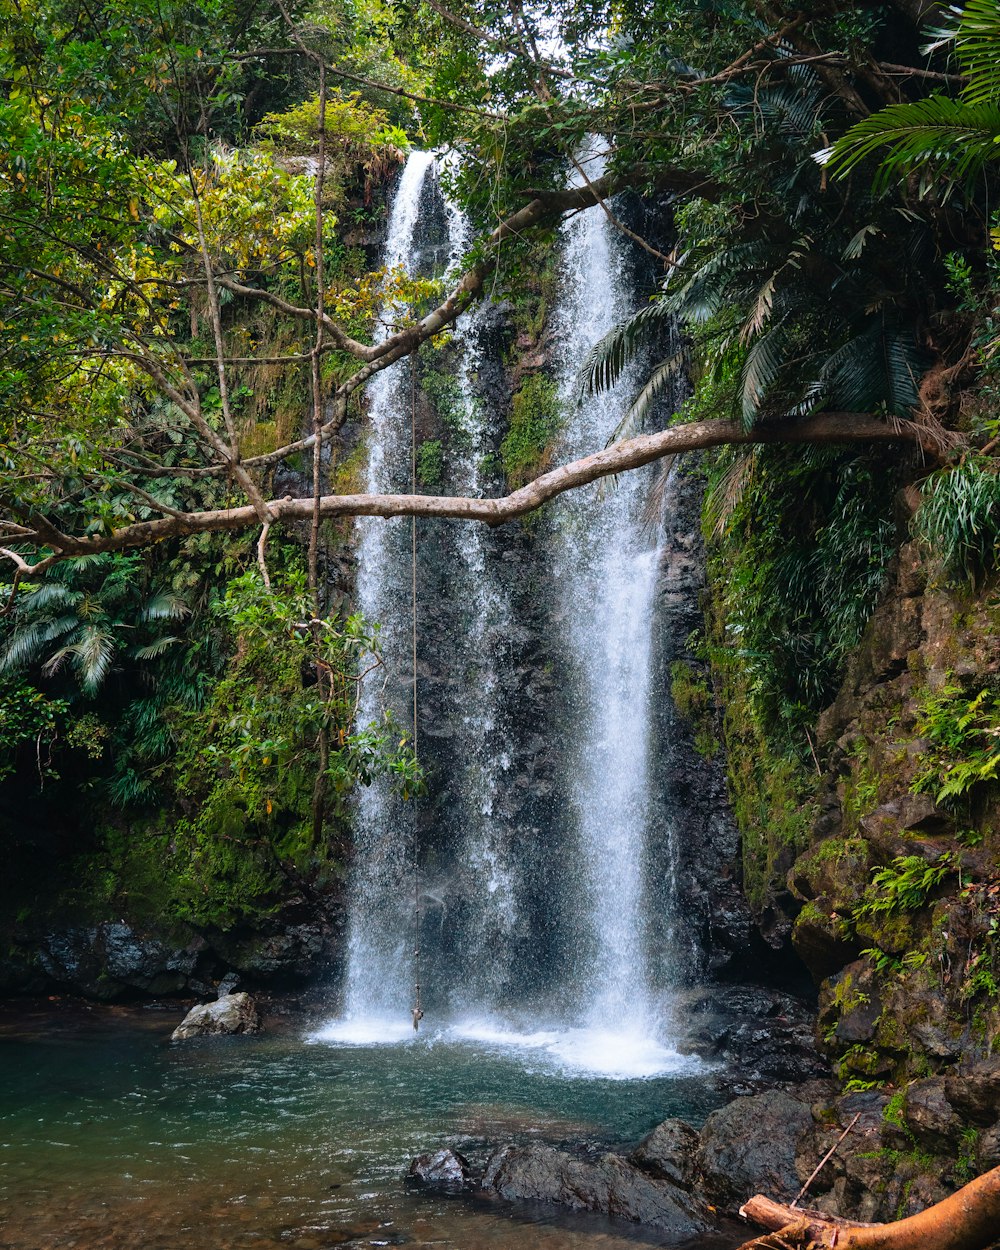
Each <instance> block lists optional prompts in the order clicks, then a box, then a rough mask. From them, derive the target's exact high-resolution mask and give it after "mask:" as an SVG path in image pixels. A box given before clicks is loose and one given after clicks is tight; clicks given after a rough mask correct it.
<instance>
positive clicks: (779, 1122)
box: [698, 1090, 813, 1211]
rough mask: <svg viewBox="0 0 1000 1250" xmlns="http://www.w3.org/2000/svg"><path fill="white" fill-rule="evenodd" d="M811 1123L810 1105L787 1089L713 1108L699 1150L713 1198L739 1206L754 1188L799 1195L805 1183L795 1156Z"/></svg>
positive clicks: (779, 1197) (784, 1197)
mask: <svg viewBox="0 0 1000 1250" xmlns="http://www.w3.org/2000/svg"><path fill="white" fill-rule="evenodd" d="M812 1127H813V1118H812V1112H811V1111H810V1110H809V1108H808V1107H807V1106H806V1105H805V1104H804V1103H801V1102H799V1101H798V1100H797V1099H795V1098H792V1097H791V1095H789V1094H786V1093H785V1092H784V1091H782V1090H772V1091H770V1092H769V1093H766V1094H757V1095H754V1096H753V1097H750V1098H737V1099H736V1101H735V1102H731V1103H729V1104H728V1106H725V1107H721V1108H720V1109H719V1110H718V1111H713V1112H712V1114H711V1115H710V1116H709V1117H708V1119H707V1121H706V1122H705V1127H704V1128H703V1129H702V1130H701V1144H700V1148H699V1151H698V1166H699V1169H700V1171H701V1174H702V1177H703V1181H702V1184H703V1186H704V1191H705V1195H706V1197H707V1198H708V1201H709V1202H710V1203H711V1204H712V1205H713V1206H716V1207H720V1208H723V1209H725V1210H729V1211H735V1210H737V1209H738V1208H739V1207H740V1206H741V1205H742V1204H743V1203H744V1202H746V1200H747V1199H748V1198H750V1197H752V1196H753V1195H754V1194H755V1193H765V1194H767V1195H768V1197H770V1198H773V1199H775V1201H777V1202H787V1201H789V1200H791V1199H792V1198H794V1197H795V1195H796V1194H797V1193H798V1192H799V1189H800V1187H801V1182H800V1181H799V1178H798V1172H797V1171H796V1166H795V1157H796V1155H797V1154H798V1152H799V1143H800V1140H801V1139H803V1138H804V1137H805V1135H806V1134H808V1133H810V1132H811V1130H812Z"/></svg>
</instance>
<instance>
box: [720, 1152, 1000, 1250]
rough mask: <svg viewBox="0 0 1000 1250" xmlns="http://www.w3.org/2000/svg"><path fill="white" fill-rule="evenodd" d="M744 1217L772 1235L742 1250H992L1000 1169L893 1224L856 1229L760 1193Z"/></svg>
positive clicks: (999, 1212)
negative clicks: (775, 1200) (917, 1213)
mask: <svg viewBox="0 0 1000 1250" xmlns="http://www.w3.org/2000/svg"><path fill="white" fill-rule="evenodd" d="M740 1214H741V1215H742V1216H745V1217H746V1219H748V1220H751V1221H753V1223H755V1224H759V1225H760V1226H761V1227H762V1228H766V1229H769V1230H770V1232H768V1233H767V1234H765V1235H764V1236H761V1237H755V1238H753V1239H752V1240H751V1241H748V1242H746V1243H745V1245H743V1246H741V1247H740V1250H990V1248H991V1247H994V1246H996V1245H997V1244H1000V1168H994V1169H993V1171H992V1172H986V1173H985V1174H984V1175H983V1176H980V1177H979V1178H978V1179H976V1180H974V1181H971V1182H970V1183H969V1184H968V1185H966V1186H965V1187H964V1188H963V1189H960V1190H958V1192H957V1193H954V1194H952V1195H951V1197H950V1198H945V1200H944V1201H943V1202H939V1203H937V1204H936V1205H935V1206H933V1207H928V1208H927V1210H926V1211H921V1212H920V1214H919V1215H911V1216H909V1217H908V1218H907V1219H905V1220H897V1221H896V1222H895V1223H893V1224H856V1223H852V1222H851V1221H850V1220H841V1219H837V1218H836V1217H835V1216H829V1215H824V1214H822V1213H821V1212H819V1211H806V1210H801V1209H799V1208H796V1207H787V1206H782V1205H781V1203H778V1202H773V1201H772V1200H771V1199H770V1198H765V1197H764V1196H763V1195H760V1194H758V1195H757V1197H755V1198H751V1199H750V1201H749V1202H748V1203H746V1204H745V1205H744V1206H743V1207H742V1208H741V1209H740Z"/></svg>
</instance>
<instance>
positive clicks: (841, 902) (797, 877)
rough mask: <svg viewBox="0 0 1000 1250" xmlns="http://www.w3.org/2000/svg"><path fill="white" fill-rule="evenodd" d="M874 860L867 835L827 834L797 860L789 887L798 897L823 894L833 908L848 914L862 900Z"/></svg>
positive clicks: (806, 897) (790, 877)
mask: <svg viewBox="0 0 1000 1250" xmlns="http://www.w3.org/2000/svg"><path fill="white" fill-rule="evenodd" d="M873 862H874V861H873V859H872V853H871V848H870V847H869V845H868V842H867V841H866V840H865V839H864V838H860V837H850V838H825V839H824V840H823V841H822V842H820V843H819V844H818V845H817V846H815V847H813V848H811V849H810V850H808V851H806V853H805V854H804V855H800V856H799V858H798V859H797V860H796V861H795V865H794V867H793V868H792V870H791V872H790V873H789V874H788V888H789V890H791V892H792V894H794V895H795V897H796V898H800V899H807V900H808V899H815V898H819V897H823V898H825V899H827V900H829V904H830V910H831V911H836V912H838V913H840V914H841V915H846V914H847V913H849V912H850V911H851V909H852V908H853V907H855V906H856V905H857V904H858V902H860V900H861V896H862V895H863V894H864V891H865V888H866V886H867V885H868V881H869V879H870V878H871V869H872V864H873Z"/></svg>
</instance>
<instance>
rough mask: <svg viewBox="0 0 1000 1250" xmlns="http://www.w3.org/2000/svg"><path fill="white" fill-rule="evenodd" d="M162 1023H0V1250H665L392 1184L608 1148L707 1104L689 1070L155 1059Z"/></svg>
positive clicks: (391, 1059) (518, 1046)
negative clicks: (639, 1075)
mask: <svg viewBox="0 0 1000 1250" xmlns="http://www.w3.org/2000/svg"><path fill="white" fill-rule="evenodd" d="M181 1014H182V1013H181V1012H180V1011H179V1010H177V1009H172V1010H171V1011H169V1012H159V1011H156V1012H154V1011H148V1010H142V1009H138V1008H109V1007H101V1008H93V1009H84V1008H79V1007H72V1006H68V1005H64V1004H55V1005H51V1006H46V1008H44V1009H34V1010H30V1009H28V1008H27V1007H26V1006H25V1005H24V1004H20V1005H18V1004H6V1005H4V1006H3V1007H2V1008H0V1218H2V1221H3V1225H2V1232H0V1247H2V1248H3V1250H48V1248H50V1247H67V1248H68V1247H76V1248H77V1250H83V1248H88V1250H89V1248H95V1250H96V1248H97V1247H102V1248H104V1247H107V1248H109V1250H110V1248H118V1247H122V1248H124V1247H130V1248H132V1247H143V1248H144V1250H159V1248H160V1247H162V1248H163V1250H167V1248H168V1247H169V1250H265V1248H268V1247H270V1248H276V1247H289V1246H291V1247H298V1250H323V1248H325V1247H333V1246H357V1247H374V1246H390V1245H410V1246H414V1247H424V1246H427V1247H429V1246H434V1247H439V1248H441V1250H451V1248H454V1250H480V1248H481V1250H512V1248H513V1247H519V1246H532V1247H542V1248H544V1250H583V1248H584V1247H587V1248H588V1250H623V1248H624V1247H627V1246H632V1247H634V1245H635V1244H636V1242H637V1241H639V1242H645V1243H647V1244H653V1245H659V1244H664V1243H663V1242H662V1239H661V1238H660V1237H658V1235H657V1234H655V1233H650V1232H649V1231H648V1230H638V1229H635V1228H633V1227H632V1226H629V1225H626V1224H622V1223H618V1222H615V1221H611V1220H605V1219H603V1218H601V1217H598V1216H590V1215H586V1216H584V1215H581V1216H576V1217H574V1216H572V1215H569V1214H567V1213H565V1212H563V1211H561V1210H560V1209H559V1208H556V1207H550V1206H543V1205H531V1204H513V1203H505V1202H501V1201H499V1200H488V1199H478V1200H477V1199H470V1198H466V1197H456V1198H448V1197H441V1196H437V1195H429V1194H427V1193H425V1192H421V1191H415V1190H413V1189H412V1188H410V1187H409V1185H408V1184H407V1183H406V1182H405V1181H404V1176H405V1172H406V1168H407V1165H408V1163H409V1160H410V1159H411V1158H412V1157H413V1156H414V1155H416V1154H418V1153H420V1152H422V1151H425V1150H428V1149H435V1148H437V1147H439V1146H441V1145H443V1144H448V1145H452V1146H455V1147H457V1148H458V1149H460V1150H462V1151H463V1152H464V1153H466V1154H469V1155H471V1156H473V1157H474V1158H477V1157H478V1158H482V1157H483V1155H484V1154H485V1151H486V1150H487V1148H488V1147H489V1145H491V1144H496V1143H498V1142H508V1141H527V1140H536V1141H546V1142H551V1143H553V1144H559V1143H561V1142H573V1143H576V1142H579V1141H581V1140H584V1141H589V1142H592V1143H594V1144H595V1145H598V1146H609V1147H614V1146H615V1145H625V1144H627V1143H629V1142H634V1141H635V1140H636V1139H637V1138H638V1137H640V1136H641V1135H642V1134H643V1133H645V1132H646V1131H648V1130H649V1129H650V1128H651V1127H652V1126H653V1125H654V1124H656V1123H657V1122H658V1121H660V1120H662V1119H663V1118H665V1117H666V1116H668V1115H675V1114H682V1115H685V1116H687V1117H688V1118H690V1119H693V1120H695V1121H696V1122H697V1121H700V1120H701V1119H703V1118H704V1116H705V1114H706V1113H707V1112H708V1111H709V1110H710V1109H711V1108H712V1106H714V1105H715V1104H716V1103H717V1102H718V1095H716V1094H715V1093H714V1092H713V1090H712V1088H711V1086H710V1084H709V1082H708V1080H707V1079H706V1075H705V1073H704V1071H703V1070H693V1071H692V1070H690V1069H689V1068H687V1069H686V1068H685V1067H684V1066H683V1065H682V1066H681V1067H680V1069H679V1070H677V1071H675V1072H673V1073H668V1074H664V1075H660V1076H657V1077H651V1078H647V1079H634V1078H628V1077H624V1078H623V1077H621V1076H619V1077H614V1076H602V1077H595V1076H593V1075H588V1073H587V1069H586V1067H585V1066H583V1067H580V1066H579V1065H578V1063H577V1061H576V1059H575V1058H574V1053H573V1052H572V1050H571V1052H570V1055H569V1058H567V1057H566V1056H565V1055H562V1054H560V1053H558V1052H557V1051H553V1050H552V1049H551V1048H550V1041H551V1039H547V1037H546V1036H545V1035H540V1036H538V1037H535V1038H534V1039H532V1040H529V1041H527V1042H526V1041H525V1040H524V1039H523V1038H521V1039H519V1040H514V1041H512V1040H511V1038H510V1037H509V1036H504V1035H503V1031H502V1030H501V1031H500V1034H499V1035H493V1036H491V1035H489V1033H488V1030H485V1029H481V1030H479V1033H480V1035H479V1036H472V1035H470V1036H462V1035H461V1030H458V1029H453V1030H442V1031H439V1032H438V1033H435V1032H433V1031H430V1030H429V1031H427V1032H422V1033H421V1035H420V1037H419V1038H418V1039H417V1040H416V1041H415V1042H414V1041H413V1040H412V1039H408V1040H407V1042H403V1043H397V1044H386V1042H385V1040H384V1039H383V1040H382V1041H381V1042H380V1043H371V1042H369V1043H354V1044H344V1043H343V1042H339V1041H337V1040H334V1039H331V1038H330V1037H329V1036H327V1037H326V1038H325V1039H323V1033H324V1030H323V1029H322V1027H321V1026H320V1025H319V1024H318V1022H316V1021H312V1022H310V1021H306V1020H303V1019H301V1018H293V1019H290V1020H285V1021H284V1022H282V1021H281V1020H273V1019H272V1020H270V1021H269V1022H268V1023H269V1024H270V1026H271V1027H270V1029H269V1031H268V1032H267V1033H265V1034H263V1035H262V1036H261V1037H259V1038H246V1037H244V1038H227V1039H213V1040H206V1041H196V1042H188V1043H183V1044H177V1045H171V1044H170V1043H169V1041H168V1040H167V1039H168V1038H169V1034H170V1031H171V1029H172V1028H173V1026H174V1024H175V1023H177V1021H178V1020H179V1018H180V1015H181ZM327 1032H328V1031H327ZM467 1032H468V1033H469V1034H475V1033H476V1030H475V1029H471V1028H470V1029H469V1030H467ZM574 1065H576V1066H574ZM703 1244H704V1246H705V1247H706V1250H707V1247H708V1244H709V1243H707V1242H706V1243H703ZM717 1244H723V1245H733V1244H735V1239H731V1240H729V1241H724V1242H722V1243H717Z"/></svg>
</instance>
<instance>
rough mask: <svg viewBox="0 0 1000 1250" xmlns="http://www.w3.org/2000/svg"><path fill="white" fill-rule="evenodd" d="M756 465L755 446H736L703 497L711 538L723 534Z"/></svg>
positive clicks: (719, 536) (717, 537) (720, 536)
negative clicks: (729, 459)
mask: <svg viewBox="0 0 1000 1250" xmlns="http://www.w3.org/2000/svg"><path fill="white" fill-rule="evenodd" d="M756 467H757V448H756V447H740V448H738V449H737V450H736V451H735V453H734V456H733V461H732V463H731V464H730V465H729V467H728V468H727V469H726V471H725V473H723V475H722V476H721V477H720V478H719V480H718V481H717V482H716V483H715V485H714V486H713V487H712V489H711V490H710V491H709V493H708V496H707V497H706V499H705V520H706V521H707V522H708V524H709V525H710V526H711V534H712V537H713V538H716V539H719V538H722V536H723V535H724V534H725V532H726V526H727V525H728V524H729V518H730V517H731V516H732V515H733V513H734V512H735V511H736V509H737V508H738V507H739V503H740V500H741V499H742V498H743V495H744V493H745V491H746V489H747V487H748V486H749V484H750V482H751V480H752V479H753V474H754V470H755V469H756Z"/></svg>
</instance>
